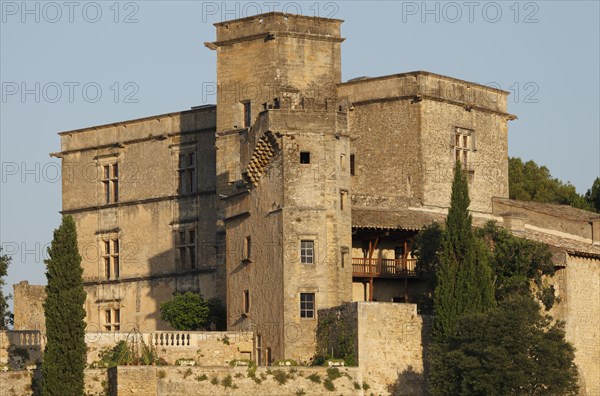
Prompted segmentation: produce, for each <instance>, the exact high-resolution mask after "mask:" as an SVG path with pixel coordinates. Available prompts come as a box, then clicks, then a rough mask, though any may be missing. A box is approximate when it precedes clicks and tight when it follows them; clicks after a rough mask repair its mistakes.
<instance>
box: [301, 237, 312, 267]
mask: <svg viewBox="0 0 600 396" xmlns="http://www.w3.org/2000/svg"><path fill="white" fill-rule="evenodd" d="M300 262H301V263H302V264H314V262H315V242H314V241H300Z"/></svg>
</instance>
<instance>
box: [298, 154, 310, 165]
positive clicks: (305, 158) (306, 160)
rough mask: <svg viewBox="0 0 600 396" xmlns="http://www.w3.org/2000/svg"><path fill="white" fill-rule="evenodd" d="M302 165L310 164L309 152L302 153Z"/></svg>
mask: <svg viewBox="0 0 600 396" xmlns="http://www.w3.org/2000/svg"><path fill="white" fill-rule="evenodd" d="M300 163H301V164H310V152H308V151H301V152H300Z"/></svg>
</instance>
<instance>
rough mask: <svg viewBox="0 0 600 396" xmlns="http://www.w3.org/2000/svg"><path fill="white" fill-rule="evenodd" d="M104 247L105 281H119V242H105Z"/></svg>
mask: <svg viewBox="0 0 600 396" xmlns="http://www.w3.org/2000/svg"><path fill="white" fill-rule="evenodd" d="M102 245H103V249H104V251H103V252H102V259H103V262H104V277H105V279H118V278H119V275H120V267H119V240H118V239H109V240H105V241H103V242H102ZM102 245H101V246H102Z"/></svg>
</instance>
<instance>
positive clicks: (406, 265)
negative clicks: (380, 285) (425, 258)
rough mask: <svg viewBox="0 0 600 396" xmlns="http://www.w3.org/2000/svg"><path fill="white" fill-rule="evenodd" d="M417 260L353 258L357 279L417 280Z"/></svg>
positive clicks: (353, 267)
mask: <svg viewBox="0 0 600 396" xmlns="http://www.w3.org/2000/svg"><path fill="white" fill-rule="evenodd" d="M416 264H417V259H414V258H412V259H400V260H394V259H380V258H352V276H353V277H355V278H415V277H417V273H416V271H415V266H416Z"/></svg>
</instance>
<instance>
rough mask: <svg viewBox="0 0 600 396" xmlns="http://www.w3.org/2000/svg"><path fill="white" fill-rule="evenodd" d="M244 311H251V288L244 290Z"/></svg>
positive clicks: (247, 312) (246, 312)
mask: <svg viewBox="0 0 600 396" xmlns="http://www.w3.org/2000/svg"><path fill="white" fill-rule="evenodd" d="M244 313H245V314H246V315H247V314H249V313H250V290H244Z"/></svg>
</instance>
